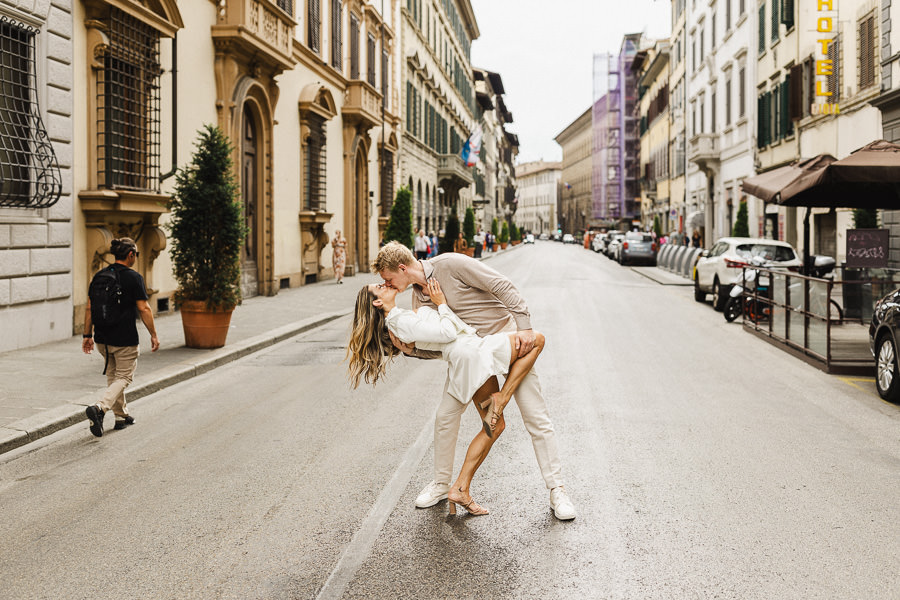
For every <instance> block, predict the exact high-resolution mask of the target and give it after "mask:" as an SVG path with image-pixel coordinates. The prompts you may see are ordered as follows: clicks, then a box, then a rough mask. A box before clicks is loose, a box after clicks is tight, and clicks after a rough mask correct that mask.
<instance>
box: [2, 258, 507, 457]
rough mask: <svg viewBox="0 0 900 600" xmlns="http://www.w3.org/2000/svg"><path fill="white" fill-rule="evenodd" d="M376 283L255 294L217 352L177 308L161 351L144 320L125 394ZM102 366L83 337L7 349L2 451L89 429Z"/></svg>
mask: <svg viewBox="0 0 900 600" xmlns="http://www.w3.org/2000/svg"><path fill="white" fill-rule="evenodd" d="M512 248H513V247H512V246H510V248H509V249H507V250H506V252H508V251H509V250H510V249H512ZM501 253H502V252H498V253H497V254H501ZM491 256H493V254H491V253H488V254H487V255H486V256H485V257H484V258H490V257H491ZM375 281H380V279H379V278H378V277H376V276H375V275H372V274H369V273H362V274H359V275H357V276H355V277H346V278H344V283H343V284H342V285H338V284H337V283H335V281H334V280H328V281H323V282H321V283H313V284H310V285H305V286H301V287H298V288H293V289H285V290H280V291H279V293H278V294H277V295H276V296H272V297H264V296H257V297H253V298H248V299H246V300H244V302H243V304H241V305H240V306H238V307H237V308H236V309H235V310H234V314H233V315H232V317H231V329H230V330H229V332H228V340H227V342H226V344H225V346H224V347H222V348H217V349H215V350H197V349H192V348H186V347H185V345H184V333H183V331H182V328H181V315H180V314H178V313H174V314H164V315H160V316H158V317H156V319H155V320H156V332H157V335H158V336H159V342H160V349H159V350H158V351H157V352H154V353H151V352H150V336H149V335H148V334H147V329H146V328H145V327H144V325H143V324H142V323H138V334H139V336H140V338H141V344H140V350H141V356H140V358H139V359H138V364H137V370H136V371H135V375H134V382H133V383H132V384H131V385H130V386H129V387H128V389H127V390H126V391H125V394H126V398H127V399H128V402H129V404H130V403H132V402H134V401H135V400H138V399H140V398H142V397H144V396H147V395H149V394H152V393H154V392H157V391H159V390H161V389H164V388H166V387H169V386H171V385H174V384H176V383H179V382H181V381H185V380H186V379H190V378H191V377H195V376H197V375H200V374H202V373H205V372H207V371H209V370H211V369H215V368H217V367H221V366H222V365H225V364H227V363H229V362H231V361H234V360H237V359H239V358H241V357H243V356H246V355H248V354H251V353H253V352H256V351H258V350H260V349H262V348H266V347H268V346H271V345H273V344H276V343H278V342H281V341H283V340H285V339H287V338H290V337H292V336H295V335H298V334H300V333H303V332H305V331H309V330H310V329H314V328H316V327H319V326H321V325H324V324H325V323H328V322H329V321H333V320H334V319H337V318H340V317H343V316H346V315H350V314H351V313H352V312H353V306H354V303H355V302H356V294H357V293H358V292H359V289H360V288H361V287H362V286H363V285H365V284H367V283H372V282H375ZM102 372H103V357H102V356H101V355H100V354H99V353H98V352H96V351H95V352H94V353H93V354H91V355H90V356H88V355H85V354H84V353H82V352H81V335H75V336H72V337H71V338H69V339H66V340H62V341H59V342H50V343H48V344H43V345H41V346H35V347H33V348H26V349H23V350H14V351H11V352H4V353H0V454H2V453H4V452H8V451H10V450H12V449H14V448H18V447H19V446H23V445H25V444H28V443H30V442H33V441H35V440H38V439H40V438H42V437H44V436H47V435H50V434H51V433H53V432H55V431H58V430H60V429H63V428H65V427H69V426H70V425H74V424H76V423H79V422H82V421H83V422H84V423H85V433H87V418H86V417H85V415H84V409H85V407H86V406H88V405H91V404H96V403H97V401H98V400H100V399H101V398H102V397H103V392H104V390H105V389H106V376H105V375H101V373H102Z"/></svg>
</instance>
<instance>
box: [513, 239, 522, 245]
mask: <svg viewBox="0 0 900 600" xmlns="http://www.w3.org/2000/svg"><path fill="white" fill-rule="evenodd" d="M510 243H511V244H512V245H513V246H518V245H519V244H521V243H522V241H521V240H513V241H512V242H510Z"/></svg>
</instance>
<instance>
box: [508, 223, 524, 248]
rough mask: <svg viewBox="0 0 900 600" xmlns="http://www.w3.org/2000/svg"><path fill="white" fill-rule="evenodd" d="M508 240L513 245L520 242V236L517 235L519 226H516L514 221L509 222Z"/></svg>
mask: <svg viewBox="0 0 900 600" xmlns="http://www.w3.org/2000/svg"><path fill="white" fill-rule="evenodd" d="M509 241H510V243H512V245H513V246H518V245H519V244H521V243H522V236H521V235H519V228H518V227H516V224H515V223H511V224H510V226H509Z"/></svg>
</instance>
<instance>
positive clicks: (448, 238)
mask: <svg viewBox="0 0 900 600" xmlns="http://www.w3.org/2000/svg"><path fill="white" fill-rule="evenodd" d="M457 237H459V217H457V216H456V213H450V216H449V217H447V226H446V227H444V237H442V238H441V239H440V241H439V242H438V250H439V251H440V252H442V253H443V252H453V242H455V241H456V238H457Z"/></svg>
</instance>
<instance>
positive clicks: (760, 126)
mask: <svg viewBox="0 0 900 600" xmlns="http://www.w3.org/2000/svg"><path fill="white" fill-rule="evenodd" d="M764 98H765V95H764V94H761V95H760V96H758V97H757V98H756V114H757V115H758V117H759V118H758V119H757V120H756V147H757V148H764V147H765V145H766V139H765V137H766V136H765V123H766V121H765V119H764V118H763V117H764V116H765V106H764V103H763V99H764Z"/></svg>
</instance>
